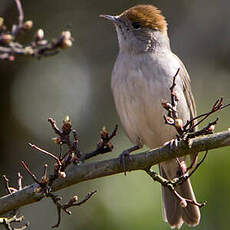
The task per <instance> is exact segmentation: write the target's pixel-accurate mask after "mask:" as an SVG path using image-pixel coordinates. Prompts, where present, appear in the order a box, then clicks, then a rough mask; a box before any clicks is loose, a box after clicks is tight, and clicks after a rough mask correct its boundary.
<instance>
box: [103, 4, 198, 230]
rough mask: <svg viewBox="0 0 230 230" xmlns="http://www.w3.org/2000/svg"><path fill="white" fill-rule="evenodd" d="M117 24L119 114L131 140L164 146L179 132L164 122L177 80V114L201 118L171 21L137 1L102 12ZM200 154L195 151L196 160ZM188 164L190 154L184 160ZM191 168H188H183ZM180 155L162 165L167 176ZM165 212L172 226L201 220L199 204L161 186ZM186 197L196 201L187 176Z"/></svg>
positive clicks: (174, 173)
mask: <svg viewBox="0 0 230 230" xmlns="http://www.w3.org/2000/svg"><path fill="white" fill-rule="evenodd" d="M100 17H102V18H105V19H108V20H109V21H111V22H112V23H113V24H114V25H115V29H116V32H117V38H118V44H119V53H118V56H117V59H116V61H115V64H114V67H113V70H112V79H111V88H112V93H113V98H114V102H115V106H116V110H117V113H118V115H119V117H120V121H121V124H122V126H123V128H124V130H125V132H126V134H127V136H128V137H129V139H130V141H131V142H132V143H133V144H134V145H136V146H140V147H141V146H147V147H148V148H150V149H153V148H156V147H159V146H161V145H163V144H164V143H166V142H168V141H170V140H172V139H173V138H175V136H176V130H175V128H174V127H172V126H169V125H166V124H165V122H164V120H163V115H164V109H163V108H162V106H161V101H162V100H166V101H169V99H170V90H169V88H170V87H171V86H172V84H173V76H174V75H175V73H176V72H177V71H178V70H179V73H178V77H177V78H176V86H175V89H174V90H175V93H176V95H177V98H178V104H177V113H178V117H179V118H180V119H181V120H182V121H183V123H184V124H185V122H187V121H188V120H191V119H192V118H194V117H195V116H196V105H195V101H194V97H193V94H192V91H191V83H190V77H189V75H188V72H187V70H186V68H185V66H184V64H183V63H182V61H181V60H180V59H179V58H178V57H177V56H176V55H175V54H174V53H173V52H172V50H171V47H170V40H169V37H168V32H167V29H168V23H167V21H166V19H165V17H164V16H163V15H162V13H161V10H159V9H158V8H157V7H156V6H153V5H145V4H143V5H136V6H133V7H131V8H129V9H127V10H125V11H124V12H122V13H121V14H119V15H116V16H112V15H106V14H102V15H100ZM196 157H197V154H195V153H194V154H191V155H190V159H191V161H194V160H195V159H196ZM179 162H180V163H181V164H183V165H185V157H181V158H179ZM184 167H186V166H184ZM180 171H181V168H180V166H179V164H178V159H172V160H168V161H165V162H162V163H160V164H159V172H160V175H161V176H163V177H164V178H165V179H169V180H171V179H173V178H175V177H177V176H178V172H179V173H180ZM161 189H162V215H163V220H164V221H165V222H168V224H169V225H170V227H171V228H178V229H179V228H181V226H182V224H183V223H186V224H187V225H189V226H196V225H198V224H199V222H200V210H199V207H197V206H195V205H193V204H190V203H189V204H187V206H186V207H182V205H180V203H179V201H178V198H177V197H176V196H175V194H173V193H172V192H171V191H170V190H169V189H168V188H167V187H164V186H162V188H161ZM176 191H177V192H178V193H179V194H180V195H181V196H182V197H184V198H187V199H190V200H193V201H196V198H195V195H194V192H193V189H192V186H191V182H190V180H189V179H188V180H186V181H185V182H184V183H183V184H181V185H179V186H177V187H176Z"/></svg>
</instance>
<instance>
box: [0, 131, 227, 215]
mask: <svg viewBox="0 0 230 230" xmlns="http://www.w3.org/2000/svg"><path fill="white" fill-rule="evenodd" d="M224 146H230V130H228V131H225V132H219V133H215V134H210V135H207V136H201V137H196V138H193V139H190V140H189V141H188V142H187V141H183V140H181V141H178V144H177V145H176V146H175V145H173V146H172V147H169V145H165V146H163V147H160V148H158V149H154V150H151V151H145V152H142V153H138V154H134V155H130V157H129V161H128V162H127V164H126V170H127V171H133V170H145V169H146V168H147V167H150V166H152V165H156V164H159V163H160V162H163V161H167V160H170V159H175V158H177V157H181V156H185V155H187V154H188V155H190V154H193V153H198V152H201V151H206V150H211V149H215V148H220V147H224ZM122 172H123V170H122V166H121V164H120V159H119V157H118V158H114V159H110V160H104V161H99V162H92V163H84V164H80V165H78V166H77V167H76V166H72V167H71V168H69V170H67V172H66V175H67V176H66V178H64V179H61V178H60V179H59V180H56V181H55V182H54V183H53V185H52V191H53V192H55V191H57V190H60V189H63V188H66V187H68V186H70V185H73V184H77V183H80V182H83V181H88V180H92V179H95V178H100V177H105V176H108V175H114V174H118V173H122ZM37 187H38V186H37V185H35V184H33V185H30V186H27V187H24V188H23V189H22V190H21V191H20V192H15V193H14V194H13V195H8V196H5V197H2V198H0V214H3V213H5V212H8V211H10V210H13V209H15V208H18V207H20V206H23V205H25V204H29V203H33V202H36V201H38V200H40V199H41V198H43V197H44V195H43V194H41V193H36V192H35V190H36V188H37Z"/></svg>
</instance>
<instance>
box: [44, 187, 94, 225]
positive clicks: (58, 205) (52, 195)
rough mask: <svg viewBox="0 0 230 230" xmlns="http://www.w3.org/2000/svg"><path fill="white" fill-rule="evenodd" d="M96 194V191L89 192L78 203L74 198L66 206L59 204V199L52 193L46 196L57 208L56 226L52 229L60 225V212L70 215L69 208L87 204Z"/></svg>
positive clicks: (76, 198)
mask: <svg viewBox="0 0 230 230" xmlns="http://www.w3.org/2000/svg"><path fill="white" fill-rule="evenodd" d="M95 193H96V190H95V191H93V192H89V193H88V194H87V195H86V196H85V198H84V199H83V200H81V201H79V202H77V203H76V201H77V200H78V197H77V196H74V197H73V198H72V199H71V200H70V201H69V202H68V203H67V204H63V205H62V204H61V203H60V201H61V198H60V197H59V196H56V195H54V194H52V193H50V194H48V195H47V196H48V197H50V198H51V199H52V201H53V202H54V204H55V205H56V207H57V213H58V221H57V224H55V225H53V226H52V228H57V227H58V226H59V225H60V223H61V210H63V211H64V212H66V213H67V214H69V215H71V211H69V210H68V208H70V207H74V206H80V205H82V204H84V203H85V202H87V201H88V200H89V199H90V198H91V197H92V196H93V195H94V194H95Z"/></svg>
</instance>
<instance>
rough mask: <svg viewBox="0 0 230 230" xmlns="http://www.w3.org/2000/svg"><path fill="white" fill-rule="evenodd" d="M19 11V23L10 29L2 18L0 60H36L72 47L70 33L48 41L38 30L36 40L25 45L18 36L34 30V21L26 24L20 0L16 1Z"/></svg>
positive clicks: (67, 32)
mask: <svg viewBox="0 0 230 230" xmlns="http://www.w3.org/2000/svg"><path fill="white" fill-rule="evenodd" d="M14 1H15V4H16V6H17V10H18V14H19V16H18V23H17V24H16V25H15V24H14V25H13V26H12V28H11V29H8V28H7V26H6V25H5V24H4V19H3V18H1V17H0V60H8V61H14V60H15V58H16V56H31V57H36V58H38V59H39V58H41V57H47V56H51V55H54V54H57V53H58V52H59V50H60V49H65V48H68V47H71V46H72V42H73V38H72V36H71V33H70V31H63V32H62V33H61V35H60V36H59V37H58V38H57V39H53V40H52V41H50V42H49V41H47V40H46V39H45V38H44V37H45V36H44V31H43V30H42V29H38V30H37V31H36V32H35V34H34V40H32V41H31V42H29V43H26V44H23V43H21V41H19V40H18V35H21V36H22V35H24V34H25V33H26V32H28V31H29V30H31V29H32V27H33V21H31V20H27V21H25V22H24V12H23V8H22V4H21V1H20V0H14Z"/></svg>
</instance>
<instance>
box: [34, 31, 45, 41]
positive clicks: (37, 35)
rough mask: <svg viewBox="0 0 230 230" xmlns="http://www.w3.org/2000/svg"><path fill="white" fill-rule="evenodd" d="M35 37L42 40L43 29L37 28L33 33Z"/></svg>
mask: <svg viewBox="0 0 230 230" xmlns="http://www.w3.org/2000/svg"><path fill="white" fill-rule="evenodd" d="M35 38H36V39H37V40H42V39H43V38H44V30H43V29H39V30H38V31H37V32H36V33H35Z"/></svg>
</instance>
